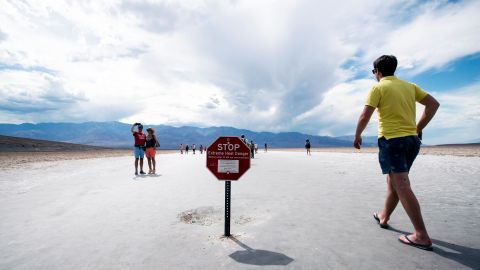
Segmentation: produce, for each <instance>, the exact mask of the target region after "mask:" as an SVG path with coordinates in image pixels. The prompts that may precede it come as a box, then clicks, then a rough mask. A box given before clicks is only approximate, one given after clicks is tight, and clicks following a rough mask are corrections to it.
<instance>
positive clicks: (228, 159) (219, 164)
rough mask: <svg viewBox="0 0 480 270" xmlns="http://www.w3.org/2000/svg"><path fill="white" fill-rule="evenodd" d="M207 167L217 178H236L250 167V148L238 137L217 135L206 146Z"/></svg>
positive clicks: (228, 179)
mask: <svg viewBox="0 0 480 270" xmlns="http://www.w3.org/2000/svg"><path fill="white" fill-rule="evenodd" d="M207 168H208V169H209V170H210V171H211V172H212V173H213V174H214V175H215V177H217V179H218V180H226V181H230V180H238V179H239V178H240V177H241V176H242V175H243V174H244V173H245V172H246V171H247V170H248V169H250V149H249V148H248V146H247V145H246V144H245V143H244V142H243V141H242V140H241V139H240V138H239V137H218V138H217V139H216V140H215V141H214V142H213V143H212V144H211V145H210V146H209V147H208V148H207Z"/></svg>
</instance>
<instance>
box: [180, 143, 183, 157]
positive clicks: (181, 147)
mask: <svg viewBox="0 0 480 270" xmlns="http://www.w3.org/2000/svg"><path fill="white" fill-rule="evenodd" d="M180 154H182V155H183V143H181V144H180Z"/></svg>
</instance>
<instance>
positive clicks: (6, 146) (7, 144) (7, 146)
mask: <svg viewBox="0 0 480 270" xmlns="http://www.w3.org/2000/svg"><path fill="white" fill-rule="evenodd" d="M102 149H107V148H104V147H99V146H89V145H82V144H74V143H64V142H55V141H46V140H35V139H28V138H19V137H10V136H3V135H0V152H63V151H89V150H102Z"/></svg>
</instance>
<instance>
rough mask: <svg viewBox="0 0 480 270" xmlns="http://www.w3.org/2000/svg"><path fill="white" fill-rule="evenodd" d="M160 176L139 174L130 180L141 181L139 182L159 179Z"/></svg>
mask: <svg viewBox="0 0 480 270" xmlns="http://www.w3.org/2000/svg"><path fill="white" fill-rule="evenodd" d="M160 176H162V175H161V174H139V175H135V176H134V177H132V180H135V181H141V180H146V179H148V178H152V177H154V178H156V177H160Z"/></svg>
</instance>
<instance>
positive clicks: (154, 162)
mask: <svg viewBox="0 0 480 270" xmlns="http://www.w3.org/2000/svg"><path fill="white" fill-rule="evenodd" d="M152 164H153V171H152V172H153V173H155V170H156V169H155V166H156V165H157V162H156V161H155V157H153V158H152Z"/></svg>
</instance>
